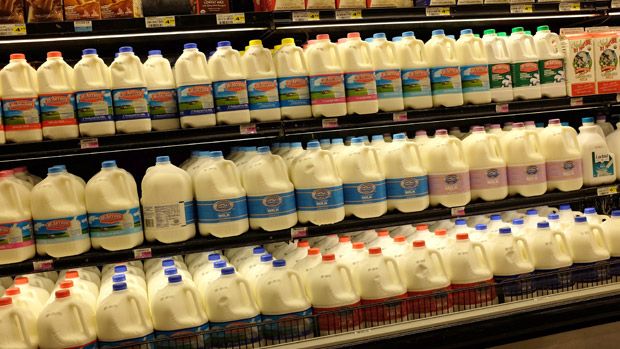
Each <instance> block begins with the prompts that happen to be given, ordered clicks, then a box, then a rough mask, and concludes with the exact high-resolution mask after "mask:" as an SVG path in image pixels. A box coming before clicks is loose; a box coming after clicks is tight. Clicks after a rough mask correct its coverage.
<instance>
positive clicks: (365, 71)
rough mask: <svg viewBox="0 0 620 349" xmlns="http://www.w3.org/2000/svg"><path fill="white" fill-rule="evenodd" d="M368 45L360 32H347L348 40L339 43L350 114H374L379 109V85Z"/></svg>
mask: <svg viewBox="0 0 620 349" xmlns="http://www.w3.org/2000/svg"><path fill="white" fill-rule="evenodd" d="M368 46H369V45H368V43H367V42H365V41H363V40H362V38H361V37H360V35H359V33H349V34H347V39H346V41H344V42H343V43H342V44H340V45H338V53H339V56H340V62H341V63H342V69H343V71H344V85H345V89H346V96H347V112H348V113H349V114H362V115H363V114H374V113H376V112H377V111H378V110H379V109H378V102H377V85H376V84H375V75H374V68H373V64H372V59H371V57H370V48H369V47H368Z"/></svg>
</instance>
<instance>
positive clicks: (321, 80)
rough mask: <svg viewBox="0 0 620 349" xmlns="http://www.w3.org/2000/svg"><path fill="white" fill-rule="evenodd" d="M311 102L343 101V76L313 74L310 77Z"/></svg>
mask: <svg viewBox="0 0 620 349" xmlns="http://www.w3.org/2000/svg"><path fill="white" fill-rule="evenodd" d="M310 98H311V100H312V104H313V105H314V104H336V103H344V102H346V99H345V90H344V76H343V75H342V74H328V75H315V76H311V77H310Z"/></svg>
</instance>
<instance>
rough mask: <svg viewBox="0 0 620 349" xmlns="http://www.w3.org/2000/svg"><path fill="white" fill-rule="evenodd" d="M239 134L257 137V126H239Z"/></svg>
mask: <svg viewBox="0 0 620 349" xmlns="http://www.w3.org/2000/svg"><path fill="white" fill-rule="evenodd" d="M239 133H241V134H242V135H255V134H256V124H245V125H239Z"/></svg>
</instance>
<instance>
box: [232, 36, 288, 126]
mask: <svg viewBox="0 0 620 349" xmlns="http://www.w3.org/2000/svg"><path fill="white" fill-rule="evenodd" d="M241 67H242V68H243V72H244V74H245V76H246V78H247V79H248V80H247V86H248V97H249V101H250V117H251V118H252V120H256V121H259V122H263V121H276V120H280V118H281V115H280V98H279V96H278V81H277V74H276V67H275V65H274V64H273V58H272V57H271V52H270V51H269V49H266V48H264V47H263V43H262V41H260V40H250V47H249V49H247V50H245V54H244V55H243V57H241Z"/></svg>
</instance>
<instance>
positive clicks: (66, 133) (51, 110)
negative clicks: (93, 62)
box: [37, 51, 78, 139]
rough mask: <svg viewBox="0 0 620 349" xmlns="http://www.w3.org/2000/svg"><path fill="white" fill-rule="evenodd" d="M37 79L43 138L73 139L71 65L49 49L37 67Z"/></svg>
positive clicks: (73, 102)
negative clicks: (44, 59)
mask: <svg viewBox="0 0 620 349" xmlns="http://www.w3.org/2000/svg"><path fill="white" fill-rule="evenodd" d="M37 79H38V80H39V108H40V112H41V126H42V127H43V137H45V138H47V139H67V138H77V137H78V125H77V119H76V118H75V96H74V92H75V91H74V89H75V88H74V86H73V84H74V83H73V81H74V80H73V68H71V66H69V65H68V64H67V63H66V62H65V61H64V60H63V59H62V54H61V53H60V52H58V51H51V52H48V53H47V60H46V61H45V63H43V64H41V66H40V67H39V69H37Z"/></svg>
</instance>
